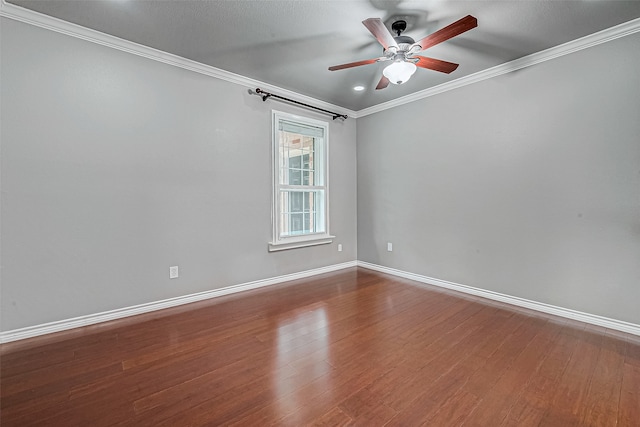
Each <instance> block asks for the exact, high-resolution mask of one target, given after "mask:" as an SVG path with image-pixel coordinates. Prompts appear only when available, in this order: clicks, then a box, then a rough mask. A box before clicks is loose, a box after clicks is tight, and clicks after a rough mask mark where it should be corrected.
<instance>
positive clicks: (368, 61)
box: [329, 58, 380, 71]
mask: <svg viewBox="0 0 640 427" xmlns="http://www.w3.org/2000/svg"><path fill="white" fill-rule="evenodd" d="M379 60H380V59H379V58H376V59H365V60H364V61H357V62H349V63H348V64H342V65H334V66H333V67H329V71H336V70H344V69H345V68H352V67H359V66H360V65H367V64H373V63H375V62H378V61H379Z"/></svg>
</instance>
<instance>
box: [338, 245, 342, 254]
mask: <svg viewBox="0 0 640 427" xmlns="http://www.w3.org/2000/svg"><path fill="white" fill-rule="evenodd" d="M338 252H342V243H338Z"/></svg>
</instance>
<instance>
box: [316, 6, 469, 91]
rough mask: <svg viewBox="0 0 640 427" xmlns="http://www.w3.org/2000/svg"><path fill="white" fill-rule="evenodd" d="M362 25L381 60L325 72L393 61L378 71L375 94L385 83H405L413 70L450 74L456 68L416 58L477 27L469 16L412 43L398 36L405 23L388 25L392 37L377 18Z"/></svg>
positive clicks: (362, 62)
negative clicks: (378, 46) (375, 42)
mask: <svg viewBox="0 0 640 427" xmlns="http://www.w3.org/2000/svg"><path fill="white" fill-rule="evenodd" d="M362 23H363V24H364V26H365V27H367V29H368V30H369V31H371V34H373V35H374V37H375V38H376V39H377V40H378V42H379V43H380V44H381V45H382V47H383V48H384V50H383V54H382V56H381V57H379V58H374V59H365V60H364V61H357V62H350V63H348V64H342V65H334V66H332V67H329V71H336V70H343V69H345V68H352V67H358V66H360V65H367V64H373V63H375V62H385V61H393V63H392V64H391V65H389V66H388V67H386V68H385V69H384V70H383V71H382V78H381V79H380V81H379V82H378V85H377V86H376V90H379V89H384V88H386V87H387V86H389V83H393V84H402V83H404V82H406V81H407V80H409V78H410V77H411V76H412V75H413V73H415V71H416V68H417V67H420V68H428V69H430V70H435V71H440V72H441V73H446V74H449V73H451V72H452V71H453V70H455V69H456V68H458V64H454V63H452V62H447V61H442V60H440V59H434V58H428V57H426V56H420V55H416V54H417V53H418V52H421V51H423V50H425V49H428V48H430V47H432V46H435V45H437V44H439V43H442V42H444V41H446V40H449V39H450V38H453V37H455V36H458V35H460V34H462V33H464V32H465V31H469V30H470V29H472V28H475V27H477V26H478V20H477V19H476V18H474V17H473V16H471V15H467V16H465V17H464V18H462V19H459V20H458V21H456V22H454V23H453V24H450V25H447V26H446V27H444V28H442V29H440V30H438V31H436V32H435V33H432V34H429V35H428V36H426V37H424V38H422V39H420V40H418V41H417V42H416V41H414V40H413V39H412V38H411V37H408V36H402V35H401V34H402V32H403V31H404V30H405V29H406V28H407V23H406V22H405V21H402V20H400V21H396V22H394V23H393V24H392V26H391V29H392V30H393V31H395V32H396V33H397V34H398V35H397V36H395V37H394V36H393V35H392V34H391V33H390V32H389V30H387V27H385V25H384V23H383V22H382V20H381V19H380V18H369V19H365V20H364V21H362Z"/></svg>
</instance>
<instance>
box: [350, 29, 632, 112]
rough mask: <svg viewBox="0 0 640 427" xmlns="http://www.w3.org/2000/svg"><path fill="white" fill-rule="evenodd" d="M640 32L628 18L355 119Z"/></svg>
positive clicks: (408, 96)
mask: <svg viewBox="0 0 640 427" xmlns="http://www.w3.org/2000/svg"><path fill="white" fill-rule="evenodd" d="M639 31H640V18H637V19H634V20H632V21H628V22H625V23H622V24H619V25H616V26H614V27H611V28H607V29H605V30H602V31H599V32H597V33H593V34H590V35H588V36H585V37H582V38H579V39H576V40H572V41H570V42H567V43H564V44H561V45H558V46H555V47H552V48H549V49H546V50H543V51H540V52H536V53H533V54H531V55H528V56H524V57H522V58H519V59H516V60H513V61H510V62H506V63H504V64H500V65H497V66H495V67H491V68H487V69H486V70H482V71H479V72H477V73H474V74H469V75H467V76H464V77H461V78H459V79H455V80H452V81H450V82H447V83H443V84H441V85H438V86H433V87H430V88H428V89H425V90H421V91H419V92H415V93H412V94H411V95H407V96H403V97H401V98H397V99H394V100H392V101H388V102H384V103H381V104H378V105H374V106H373V107H369V108H365V109H362V110H359V111H358V114H357V116H356V117H357V118H359V117H364V116H368V115H370V114H374V113H378V112H380V111H384V110H388V109H390V108H394V107H398V106H400V105H404V104H408V103H410V102H414V101H418V100H420V99H423V98H428V97H430V96H434V95H438V94H440V93H443V92H447V91H450V90H454V89H458V88H460V87H463V86H467V85H470V84H473V83H478V82H481V81H483V80H487V79H490V78H493V77H497V76H500V75H502V74H507V73H510V72H513V71H517V70H520V69H522V68H526V67H530V66H532V65H536V64H539V63H541V62H545V61H549V60H552V59H555V58H559V57H561V56H564V55H568V54H570V53H574V52H578V51H580V50H583V49H587V48H590V47H593V46H597V45H599V44H602V43H606V42H609V41H611V40H615V39H618V38H621V37H625V36H628V35H631V34H634V33H637V32H639Z"/></svg>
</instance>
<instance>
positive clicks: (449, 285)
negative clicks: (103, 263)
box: [0, 261, 640, 343]
mask: <svg viewBox="0 0 640 427" xmlns="http://www.w3.org/2000/svg"><path fill="white" fill-rule="evenodd" d="M356 266H358V267H363V268H367V269H369V270H374V271H378V272H381V273H386V274H391V275H393V276H398V277H403V278H405V279H410V280H413V281H416V282H418V283H425V284H428V285H433V286H438V287H441V288H446V289H451V290H454V291H458V292H463V293H466V294H470V295H475V296H479V297H483V298H487V299H491V300H494V301H500V302H504V303H507V304H511V305H515V306H518V307H524V308H528V309H531V310H536V311H539V312H543V313H548V314H552V315H556V316H560V317H565V318H568V319H573V320H577V321H580V322H584V323H589V324H592V325H597V326H602V327H605V328H609V329H614V330H617V331H622V332H626V333H629V334H633V335H638V336H640V325H637V324H634V323H629V322H624V321H621V320H616V319H610V318H607V317H603V316H598V315H595V314H589V313H584V312H580V311H576V310H571V309H568V308H563V307H557V306H554V305H550V304H545V303H541V302H536V301H531V300H527V299H524V298H519V297H514V296H511V295H505V294H501V293H498V292H493V291H488V290H485V289H480V288H474V287H472V286H467V285H461V284H459V283H453V282H448V281H446V280H440V279H435V278H433V277H427V276H422V275H420V274H415V273H409V272H407V271H402V270H396V269H394V268H389V267H383V266H381V265H377V264H371V263H368V262H364V261H349V262H345V263H342V264H334V265H330V266H327V267H321V268H316V269H313V270H307V271H302V272H298V273H292V274H287V275H283V276H277V277H271V278H268V279H262V280H255V281H253V282H247V283H242V284H238V285H232V286H227V287H224V288H219V289H212V290H210V291H204V292H199V293H195V294H190V295H184V296H181V297H175V298H170V299H166V300H162V301H155V302H150V303H146V304H139V305H135V306H131V307H125V308H120V309H116V310H110V311H105V312H102V313H96V314H89V315H86V316H80V317H74V318H72V319H65V320H60V321H56V322H50V323H45V324H41V325H35V326H28V327H26V328H20V329H14V330H10V331H5V332H0V343H7V342H12V341H18V340H23V339H27V338H33V337H37V336H40V335H45V334H51V333H54V332H60V331H66V330H69V329H74V328H79V327H82V326H89V325H94V324H97V323H101V322H107V321H110V320H116V319H122V318H124V317H129V316H135V315H138V314H143V313H149V312H152V311H157V310H162V309H165V308H170V307H176V306H179V305H183V304H189V303H192V302H197V301H202V300H206V299H210V298H216V297H221V296H224V295H229V294H234V293H237V292H243V291H248V290H251V289H257V288H262V287H265V286H271V285H276V284H279V283H283V282H287V281H290V280H297V279H304V278H306V277H311V276H315V275H318V274H323V273H329V272H332V271H337V270H342V269H345V268H349V267H356Z"/></svg>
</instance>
